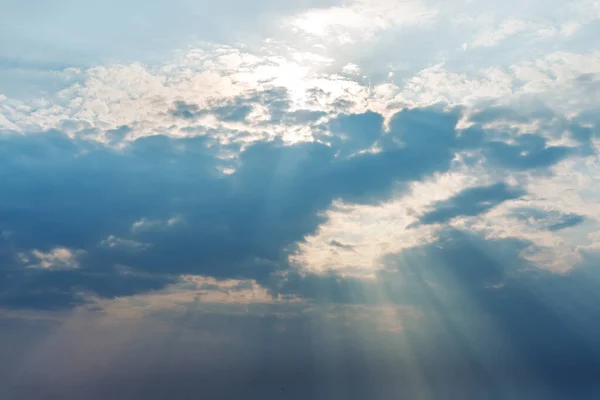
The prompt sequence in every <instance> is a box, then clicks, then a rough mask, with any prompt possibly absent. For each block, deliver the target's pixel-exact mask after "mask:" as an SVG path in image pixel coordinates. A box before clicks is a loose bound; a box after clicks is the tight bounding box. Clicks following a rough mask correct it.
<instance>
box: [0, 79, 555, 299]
mask: <svg viewBox="0 0 600 400" xmlns="http://www.w3.org/2000/svg"><path fill="white" fill-rule="evenodd" d="M256 103H260V104H262V105H265V106H268V107H270V110H271V111H270V112H271V116H272V118H274V120H281V121H286V120H289V118H292V119H293V118H301V119H304V120H306V121H308V120H311V121H314V120H316V119H318V118H320V116H321V114H318V113H317V114H314V113H313V112H307V113H308V114H306V115H303V114H302V113H301V114H298V112H296V114H294V116H293V117H290V115H291V114H293V113H288V112H287V110H288V108H289V103H288V100H287V93H286V92H285V91H283V90H279V89H273V90H270V91H267V92H264V93H254V94H249V95H248V96H246V97H245V98H244V99H242V100H239V101H238V100H236V102H234V103H232V104H230V105H226V106H227V107H229V106H232V107H234V108H232V109H227V112H225V111H223V112H225V114H227V115H233V114H235V113H236V112H238V111H239V110H240V108H239V107H243V106H244V105H246V104H256ZM219 107H221V106H219ZM236 107H238V108H236ZM236 110H238V111H236ZM242 111H243V110H242ZM199 112H201V110H199V109H198V107H196V106H194V105H189V104H184V103H176V104H175V108H174V109H173V110H172V113H175V114H177V115H178V116H180V117H182V118H195V115H197V114H198V113H199ZM230 112H231V113H230ZM228 113H230V114H228ZM242 114H244V115H245V111H243V112H241V114H240V115H239V116H241V117H244V116H243V115H242ZM244 118H245V117H244ZM460 118H461V111H460V110H457V109H451V110H444V109H443V108H442V107H440V106H434V107H428V108H421V109H418V108H417V109H410V110H402V111H400V112H398V113H396V114H395V115H394V116H392V118H391V120H390V123H389V130H388V131H384V129H383V118H382V116H381V115H378V114H376V113H373V112H366V113H363V114H356V115H346V114H344V115H340V116H339V117H337V118H336V119H334V120H333V121H331V122H330V123H329V125H328V126H327V127H321V128H319V129H321V131H317V132H322V130H327V131H328V132H329V133H328V134H327V135H321V136H319V138H320V139H321V140H322V141H324V142H325V143H320V142H311V143H296V144H294V145H286V144H284V143H283V142H281V141H279V140H274V141H270V142H257V143H255V144H252V145H250V146H249V147H247V148H246V149H245V150H244V151H243V152H241V153H239V146H237V145H228V146H223V145H220V144H219V143H218V142H216V141H215V140H213V139H211V137H210V136H202V137H195V138H179V139H176V138H168V137H164V136H151V137H144V138H140V139H137V140H135V141H133V142H130V143H129V144H128V145H127V146H126V147H125V148H124V149H122V150H115V149H113V148H111V147H107V146H104V145H102V144H98V143H94V142H90V141H86V140H84V139H70V138H68V137H67V136H65V135H63V134H62V133H61V132H58V131H49V132H43V133H39V134H36V135H27V136H21V135H17V134H10V133H5V134H3V136H2V137H1V139H0V140H1V141H0V179H1V180H2V182H3V196H2V198H1V199H0V229H1V230H2V233H3V242H2V243H0V244H1V246H0V247H1V248H0V272H1V273H2V274H3V277H4V278H5V279H3V280H2V282H0V299H1V300H2V305H3V306H5V307H8V306H11V307H22V306H27V305H28V300H27V299H28V298H30V299H31V302H30V303H29V306H31V307H41V304H42V303H43V307H44V308H55V307H59V306H66V305H72V304H77V303H78V302H79V301H80V296H78V295H77V293H90V292H91V293H95V294H97V295H99V296H104V297H113V296H122V295H129V294H134V293H139V292H144V291H147V290H151V289H157V288H160V287H161V286H164V285H165V284H168V283H171V282H173V279H174V277H177V275H179V274H200V275H207V276H212V277H216V278H219V279H220V278H251V279H257V280H258V281H259V282H262V283H265V282H266V283H268V284H269V285H271V286H273V285H275V283H273V282H271V279H272V278H271V276H272V274H273V273H274V272H280V271H285V270H286V269H288V268H289V266H288V261H287V259H288V255H289V254H290V251H293V250H294V249H295V246H296V245H297V244H298V243H300V242H301V241H302V240H304V238H305V237H306V236H307V235H310V234H312V233H314V232H315V231H316V229H317V228H318V226H319V225H320V224H321V223H322V222H324V221H325V217H324V216H323V213H322V212H323V211H325V210H326V209H328V208H329V207H330V206H331V204H332V202H333V201H334V200H343V201H345V202H350V203H357V204H378V203H380V202H382V201H385V200H386V199H388V198H389V196H390V195H391V194H392V190H394V191H395V192H397V191H401V190H402V189H403V188H406V187H408V184H409V183H410V182H414V181H419V180H421V179H423V178H424V177H427V176H431V175H432V174H434V173H436V172H443V171H446V170H448V169H449V168H450V166H451V162H452V160H453V158H454V155H455V154H456V153H457V152H460V151H462V150H464V149H472V148H477V147H483V148H485V146H487V145H488V144H489V142H487V141H486V136H485V135H483V134H482V130H481V129H480V128H478V127H477V126H475V127H472V128H469V129H467V130H457V129H456V124H457V122H458V120H459V119H460ZM128 132H129V128H128V127H121V128H119V129H117V130H115V131H113V132H112V133H111V135H112V136H114V138H113V139H114V140H113V142H116V141H119V139H120V138H122V137H124V136H125V135H127V133H128ZM486 143H488V144H486ZM494 143H496V142H493V143H492V144H491V145H492V147H493V146H496V145H497V144H494ZM497 143H499V142H497ZM519 143H520V145H519V146H520V147H522V148H525V149H531V150H536V149H539V148H540V147H541V146H542V145H543V139H540V138H539V137H537V136H535V135H529V136H527V137H525V138H521V139H520V142H519ZM373 146H376V147H378V148H379V149H381V151H379V152H361V151H360V150H366V149H368V148H370V147H373ZM509 146H512V145H509ZM225 152H227V153H231V152H236V153H239V155H238V157H237V158H235V159H224V158H223V157H221V155H222V154H223V153H225ZM512 162H513V160H512V159H510V157H508V158H506V159H504V163H505V164H506V166H507V168H515V167H518V165H513V164H511V163H512ZM517 164H518V162H517ZM538 164H539V163H538ZM542 164H543V163H542ZM542 164H539V165H542ZM544 165H546V164H544ZM224 168H232V169H234V170H235V172H234V173H233V174H229V175H227V174H223V173H222V172H221V171H222V170H223V169H224ZM521 195H522V192H521V191H520V190H519V189H517V188H510V187H508V186H506V185H505V184H497V185H493V186H490V187H485V188H472V189H467V190H465V191H464V192H463V193H460V194H458V195H457V196H455V197H453V198H451V199H449V200H446V201H443V202H439V203H438V204H436V205H435V209H434V210H432V211H430V212H428V213H427V214H425V215H423V216H422V218H421V222H422V223H425V224H430V223H436V222H445V221H448V220H450V219H452V218H454V217H456V216H460V215H466V216H469V215H477V214H479V213H482V212H485V211H487V210H489V209H490V208H492V207H494V206H495V205H497V204H500V203H501V202H503V201H506V200H509V199H512V198H516V197H519V196H521ZM170 220H171V221H174V223H169V222H168V221H170ZM140 221H142V222H140ZM143 221H146V222H143ZM135 223H138V224H141V225H140V226H141V228H140V229H137V228H135V226H134V224H135ZM144 224H146V225H144ZM558 228H560V225H559V226H556V227H554V229H558ZM108 238H112V239H111V241H110V243H117V242H118V243H119V246H110V245H106V244H107V243H109V242H108V241H107V240H108ZM103 243H104V244H103ZM136 243H138V244H140V245H139V246H137V247H135V250H133V249H132V248H129V247H128V246H135V244H136ZM58 247H65V248H68V249H70V250H72V251H78V250H82V251H83V252H82V253H81V254H78V255H77V260H78V264H79V266H80V268H79V269H77V270H69V271H62V272H60V273H57V274H55V272H57V271H53V270H43V271H40V270H32V269H26V268H24V265H23V262H22V261H21V259H20V256H19V254H30V252H31V251H33V250H39V251H40V252H43V253H48V252H50V251H52V250H53V249H55V248H58ZM123 267H125V268H128V269H129V270H130V271H132V273H131V274H129V275H128V276H127V278H123V277H122V276H121V275H122V274H121V272H120V271H122V268H123ZM53 274H54V275H53ZM59 277H60V278H59ZM44 296H47V297H44Z"/></svg>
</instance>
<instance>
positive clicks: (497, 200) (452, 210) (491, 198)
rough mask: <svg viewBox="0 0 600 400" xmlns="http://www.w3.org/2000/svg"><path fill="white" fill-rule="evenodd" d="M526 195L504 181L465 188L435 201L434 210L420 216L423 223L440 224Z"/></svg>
mask: <svg viewBox="0 0 600 400" xmlns="http://www.w3.org/2000/svg"><path fill="white" fill-rule="evenodd" d="M523 195H525V191H524V190H523V189H520V188H517V187H511V186H509V185H507V184H505V183H503V182H500V183H496V184H493V185H490V186H479V187H472V188H467V189H464V190H463V191H462V192H460V193H458V194H456V195H454V196H452V197H450V198H449V199H446V200H442V201H438V202H436V203H434V205H433V210H431V211H429V212H427V213H425V214H423V215H422V216H421V217H420V218H419V222H421V223H422V224H439V223H444V222H448V221H450V220H451V219H453V218H456V217H459V216H474V215H479V214H483V213H485V212H487V211H489V210H491V209H492V208H494V207H496V206H498V205H499V204H501V203H503V202H505V201H507V200H513V199H517V198H519V197H521V196H523Z"/></svg>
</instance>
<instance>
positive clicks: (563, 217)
mask: <svg viewBox="0 0 600 400" xmlns="http://www.w3.org/2000/svg"><path fill="white" fill-rule="evenodd" d="M514 216H515V217H516V218H518V219H520V220H523V221H525V222H526V223H528V224H531V225H534V226H538V227H540V228H542V229H548V230H550V231H559V230H562V229H566V228H571V227H574V226H577V225H579V224H581V223H583V222H584V221H585V217H584V216H583V215H578V214H563V213H560V212H558V211H554V210H540V209H536V208H528V207H521V208H516V209H515V210H514Z"/></svg>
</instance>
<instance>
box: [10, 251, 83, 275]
mask: <svg viewBox="0 0 600 400" xmlns="http://www.w3.org/2000/svg"><path fill="white" fill-rule="evenodd" d="M84 254H85V252H84V251H83V250H76V251H74V250H70V249H67V248H65V247H55V248H53V249H52V250H50V251H48V252H46V253H45V252H43V251H40V250H37V249H34V250H31V251H30V252H28V253H20V254H19V256H20V259H21V262H23V263H24V264H26V265H27V267H28V268H41V269H48V270H60V269H77V268H79V258H80V257H81V256H82V255H84Z"/></svg>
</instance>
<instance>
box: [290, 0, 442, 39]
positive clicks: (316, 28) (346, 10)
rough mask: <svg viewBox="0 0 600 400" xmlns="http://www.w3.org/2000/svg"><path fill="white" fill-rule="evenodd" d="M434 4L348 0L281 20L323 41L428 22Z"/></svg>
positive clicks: (407, 0)
mask: <svg viewBox="0 0 600 400" xmlns="http://www.w3.org/2000/svg"><path fill="white" fill-rule="evenodd" d="M437 12H438V10H437V8H436V6H435V5H433V4H431V3H430V4H427V3H425V2H424V1H420V0H371V1H366V0H352V1H349V2H347V3H346V4H344V5H342V6H333V7H330V8H321V9H313V10H310V11H307V12H305V13H302V14H300V15H299V16H295V17H293V18H291V20H290V21H285V24H291V25H292V26H293V27H294V28H296V29H297V30H298V31H300V32H303V33H306V34H309V35H311V36H314V37H316V38H318V39H320V40H322V41H324V42H333V43H338V44H349V43H354V42H356V41H365V40H369V39H370V38H371V37H372V36H373V35H374V34H376V33H377V32H378V31H382V30H386V29H390V28H394V27H396V26H406V25H408V26H410V25H420V24H425V23H428V22H431V21H432V20H433V19H434V18H435V16H436V15H437Z"/></svg>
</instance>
